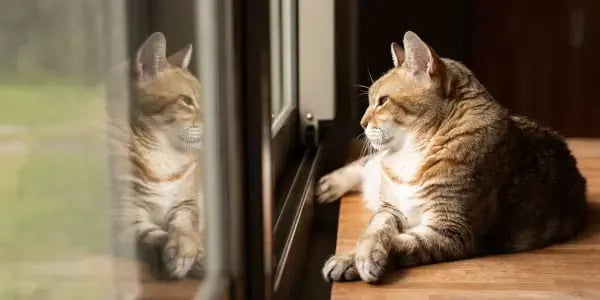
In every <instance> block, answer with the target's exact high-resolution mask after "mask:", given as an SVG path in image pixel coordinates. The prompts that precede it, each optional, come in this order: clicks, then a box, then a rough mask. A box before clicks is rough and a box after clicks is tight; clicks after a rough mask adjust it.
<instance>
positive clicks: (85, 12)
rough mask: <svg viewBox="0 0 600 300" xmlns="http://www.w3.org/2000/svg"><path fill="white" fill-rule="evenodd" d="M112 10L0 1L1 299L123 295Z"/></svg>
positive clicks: (103, 5)
mask: <svg viewBox="0 0 600 300" xmlns="http://www.w3.org/2000/svg"><path fill="white" fill-rule="evenodd" d="M108 7H110V5H109V3H108V2H104V1H57V0H55V1H32V0H27V1H2V3H1V4H0V24H2V25H0V44H1V45H2V46H1V50H0V103H1V105H2V109H0V164H1V165H2V166H3V167H2V168H0V198H1V199H2V201H1V202H0V228H2V229H1V230H0V248H1V249H2V250H0V266H2V267H1V268H0V299H111V298H112V296H113V295H114V293H115V286H114V283H113V280H112V259H111V255H110V245H111V243H110V234H109V229H110V226H109V225H110V222H109V221H110V217H109V210H110V206H109V201H108V199H109V198H108V189H107V184H108V177H107V174H108V173H107V164H106V151H105V149H106V146H105V139H104V136H105V134H104V125H105V114H104V96H103V89H102V86H101V81H102V77H103V75H102V74H103V72H104V66H105V65H106V63H108V61H107V60H106V59H105V58H106V57H105V56H104V55H103V52H104V45H105V44H106V43H107V41H108V39H109V36H110V35H109V31H113V30H116V31H115V32H116V33H117V34H119V30H121V31H122V29H123V28H122V27H121V26H122V25H123V24H122V22H121V23H119V22H117V20H118V19H114V21H115V23H109V19H110V18H111V15H109V14H108V11H107V8H108ZM115 12H116V13H117V14H118V13H122V11H115ZM117 29H119V30H117ZM121 42H122V43H124V42H125V41H124V40H121Z"/></svg>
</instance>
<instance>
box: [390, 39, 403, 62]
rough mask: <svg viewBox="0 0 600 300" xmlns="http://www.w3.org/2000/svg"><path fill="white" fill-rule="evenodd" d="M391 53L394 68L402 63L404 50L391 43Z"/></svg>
mask: <svg viewBox="0 0 600 300" xmlns="http://www.w3.org/2000/svg"><path fill="white" fill-rule="evenodd" d="M390 51H391V52H392V60H393V61H394V68H395V67H398V66H400V65H401V64H402V63H403V62H404V49H402V47H400V45H398V44H396V42H393V43H392V45H391V46H390Z"/></svg>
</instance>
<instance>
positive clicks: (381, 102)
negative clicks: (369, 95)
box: [377, 96, 389, 106]
mask: <svg viewBox="0 0 600 300" xmlns="http://www.w3.org/2000/svg"><path fill="white" fill-rule="evenodd" d="M388 98H389V97H388V96H381V97H379V98H378V99H377V106H382V105H383V104H385V102H386V101H387V100H388Z"/></svg>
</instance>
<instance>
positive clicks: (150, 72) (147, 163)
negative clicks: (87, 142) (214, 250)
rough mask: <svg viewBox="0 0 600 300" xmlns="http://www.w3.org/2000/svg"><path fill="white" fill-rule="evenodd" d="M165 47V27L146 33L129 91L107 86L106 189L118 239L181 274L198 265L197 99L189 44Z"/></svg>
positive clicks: (171, 273)
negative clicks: (169, 52)
mask: <svg viewBox="0 0 600 300" xmlns="http://www.w3.org/2000/svg"><path fill="white" fill-rule="evenodd" d="M165 49H166V39H165V37H164V35H163V34H162V33H158V32H157V33H154V34H152V35H151V36H150V37H149V38H148V39H147V40H146V41H145V42H144V43H143V44H142V45H141V46H140V48H139V49H138V51H137V54H136V56H135V60H134V63H133V66H132V67H131V70H130V71H131V79H130V80H129V82H130V84H131V87H130V89H129V90H130V91H131V95H130V96H127V95H119V94H118V89H113V91H112V94H111V92H110V89H109V95H108V97H109V98H110V102H109V105H108V108H107V111H108V116H109V120H110V126H111V127H110V131H109V134H110V135H109V142H110V155H111V162H112V169H113V171H112V174H113V176H112V185H113V186H112V189H111V190H112V192H113V193H114V196H113V199H115V201H114V221H115V222H114V223H115V224H114V225H115V232H116V235H117V237H118V239H117V240H118V242H119V243H122V244H126V243H131V245H137V247H138V250H140V251H139V252H140V254H142V255H144V257H146V258H148V257H151V255H152V254H154V255H156V253H158V254H159V255H158V256H159V257H158V258H156V257H154V261H153V262H152V263H153V265H156V263H157V262H158V265H159V268H158V270H159V272H160V273H159V274H161V275H167V276H168V277H169V278H174V279H179V278H183V277H185V276H187V275H201V273H202V259H203V256H204V250H203V248H204V247H203V238H202V225H203V222H202V201H201V199H200V197H201V193H200V190H199V185H198V184H199V183H200V182H201V179H202V178H201V169H202V166H201V161H200V159H199V158H200V152H199V151H200V149H201V136H202V107H201V105H200V104H201V101H200V84H199V82H198V80H197V79H196V78H195V77H194V76H193V75H192V74H191V73H190V72H189V71H188V70H187V68H188V66H189V64H190V61H191V55H192V46H191V45H188V46H187V47H185V48H183V49H181V50H179V51H178V52H176V53H175V54H173V55H171V56H170V57H168V58H167V57H166V53H165V52H166V51H165ZM111 79H112V80H113V81H115V80H116V79H114V78H111ZM121 90H124V89H121ZM119 101H120V102H119ZM123 104H126V105H127V106H128V109H126V107H125V106H124V105H123ZM124 111H128V112H129V113H128V115H125V116H124V115H119V113H122V112H124ZM153 269H154V270H155V271H156V270H157V269H156V268H153Z"/></svg>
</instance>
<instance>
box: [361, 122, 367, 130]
mask: <svg viewBox="0 0 600 300" xmlns="http://www.w3.org/2000/svg"><path fill="white" fill-rule="evenodd" d="M367 126H369V122H367V121H360V127H362V128H363V129H367Z"/></svg>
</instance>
